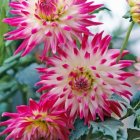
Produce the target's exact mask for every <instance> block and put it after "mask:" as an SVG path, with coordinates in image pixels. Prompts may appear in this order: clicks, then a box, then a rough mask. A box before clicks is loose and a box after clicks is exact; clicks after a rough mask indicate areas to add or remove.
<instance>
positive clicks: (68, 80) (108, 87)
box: [37, 33, 133, 122]
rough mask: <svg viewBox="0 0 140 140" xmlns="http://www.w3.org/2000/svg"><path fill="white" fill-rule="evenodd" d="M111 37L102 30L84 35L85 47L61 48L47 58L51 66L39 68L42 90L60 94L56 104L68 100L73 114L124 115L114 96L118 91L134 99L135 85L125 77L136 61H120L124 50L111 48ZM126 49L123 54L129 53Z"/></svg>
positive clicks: (93, 116)
mask: <svg viewBox="0 0 140 140" xmlns="http://www.w3.org/2000/svg"><path fill="white" fill-rule="evenodd" d="M110 40H111V37H110V36H109V35H107V36H105V37H104V38H102V33H100V34H96V35H95V36H94V38H93V39H92V40H91V41H90V40H88V36H84V37H83V42H82V45H81V48H80V49H78V47H77V46H76V44H74V43H73V44H72V43H71V44H69V45H68V46H67V47H64V48H63V49H62V48H59V50H58V54H59V55H54V56H52V57H50V58H46V61H47V64H48V65H49V67H47V68H39V69H38V70H39V72H41V73H43V75H42V76H41V81H40V82H39V83H37V85H38V84H42V85H43V86H42V88H40V90H39V92H40V91H45V90H46V92H47V91H48V90H49V92H48V93H46V94H44V95H43V96H42V98H45V97H46V96H49V95H56V96H57V97H58V99H57V101H56V103H55V104H54V106H57V105H59V104H63V103H64V104H65V106H64V107H65V110H67V111H69V115H70V117H72V118H75V116H77V115H79V116H80V118H84V119H85V122H89V121H90V120H95V119H96V116H99V117H100V118H101V120H104V116H111V115H112V113H113V112H114V113H115V114H117V115H118V116H120V112H121V110H122V107H121V105H120V104H119V102H117V101H114V100H111V95H112V94H114V93H115V94H117V95H119V96H121V97H124V98H125V99H126V98H127V99H130V97H131V95H132V94H131V93H130V91H129V88H130V87H131V85H130V84H129V83H128V82H126V81H125V80H126V79H127V78H128V77H131V76H133V74H132V73H129V72H125V71H124V70H123V68H126V67H128V66H130V65H131V64H132V61H130V60H120V61H119V63H116V60H117V57H118V56H119V54H120V50H118V49H109V50H108V46H109V43H110ZM127 53H128V52H127V51H124V52H123V55H125V54H127Z"/></svg>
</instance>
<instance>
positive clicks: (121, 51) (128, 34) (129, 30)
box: [117, 22, 135, 62]
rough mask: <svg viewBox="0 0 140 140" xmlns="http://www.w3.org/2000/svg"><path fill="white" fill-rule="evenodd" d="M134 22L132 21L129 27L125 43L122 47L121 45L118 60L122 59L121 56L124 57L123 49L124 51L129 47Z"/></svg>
mask: <svg viewBox="0 0 140 140" xmlns="http://www.w3.org/2000/svg"><path fill="white" fill-rule="evenodd" d="M134 24H135V23H134V22H131V24H130V26H129V28H128V31H127V34H126V37H125V39H124V42H123V45H122V47H121V50H120V55H119V57H118V59H117V62H119V60H120V59H121V57H122V53H123V51H124V50H125V49H126V47H127V44H128V40H129V37H130V34H131V31H132V29H133V26H134Z"/></svg>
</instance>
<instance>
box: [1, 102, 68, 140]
mask: <svg viewBox="0 0 140 140" xmlns="http://www.w3.org/2000/svg"><path fill="white" fill-rule="evenodd" d="M53 104H54V100H52V99H51V100H47V101H46V102H43V101H40V102H39V103H36V102H35V101H34V100H32V99H31V100H30V105H29V106H25V105H22V106H18V107H17V113H7V112H6V113H3V116H7V117H10V119H9V120H7V121H5V122H1V123H0V126H7V128H6V129H5V130H4V131H3V132H1V133H0V136H1V135H4V134H8V136H7V137H6V139H5V140H11V139H14V140H68V136H69V128H70V127H69V124H68V118H67V117H66V114H65V111H63V110H55V109H53V108H52V105H53Z"/></svg>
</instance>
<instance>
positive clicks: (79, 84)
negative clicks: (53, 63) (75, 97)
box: [69, 67, 95, 92]
mask: <svg viewBox="0 0 140 140" xmlns="http://www.w3.org/2000/svg"><path fill="white" fill-rule="evenodd" d="M69 78H70V82H69V85H70V86H71V88H72V90H75V91H78V92H86V91H89V90H91V89H92V86H93V84H94V81H95V80H94V79H93V76H92V74H91V72H90V71H89V70H87V69H84V68H83V67H81V68H78V69H77V70H74V71H72V72H71V73H70V74H69Z"/></svg>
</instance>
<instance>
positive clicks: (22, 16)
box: [3, 0, 102, 56]
mask: <svg viewBox="0 0 140 140" xmlns="http://www.w3.org/2000/svg"><path fill="white" fill-rule="evenodd" d="M101 6H102V4H98V5H94V4H93V2H87V0H17V1H15V2H11V3H10V7H11V8H13V9H12V10H11V13H12V14H15V16H14V17H11V18H5V19H4V20H3V21H4V22H5V23H8V24H9V25H11V26H15V27H16V28H17V29H15V30H14V31H11V32H8V33H6V34H5V37H6V39H7V40H18V39H23V42H22V44H21V45H20V46H19V48H18V49H17V50H16V51H15V54H17V53H19V52H20V51H22V50H24V52H23V53H22V56H25V55H26V54H28V53H29V52H30V51H31V50H33V49H34V48H35V47H36V46H37V45H38V44H40V43H44V50H43V53H42V55H43V56H45V55H46V53H47V51H48V50H49V48H51V49H52V51H53V53H56V50H57V46H58V45H59V46H60V45H63V44H65V43H66V42H67V40H69V41H72V40H73V38H75V37H76V38H78V39H79V40H80V39H81V34H82V33H84V34H88V35H89V34H91V33H90V31H89V30H88V28H87V27H88V26H92V25H98V24H100V23H99V22H94V21H92V18H94V17H95V16H94V15H92V14H91V12H93V11H94V10H96V9H97V8H100V7H101Z"/></svg>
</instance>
